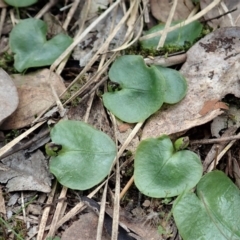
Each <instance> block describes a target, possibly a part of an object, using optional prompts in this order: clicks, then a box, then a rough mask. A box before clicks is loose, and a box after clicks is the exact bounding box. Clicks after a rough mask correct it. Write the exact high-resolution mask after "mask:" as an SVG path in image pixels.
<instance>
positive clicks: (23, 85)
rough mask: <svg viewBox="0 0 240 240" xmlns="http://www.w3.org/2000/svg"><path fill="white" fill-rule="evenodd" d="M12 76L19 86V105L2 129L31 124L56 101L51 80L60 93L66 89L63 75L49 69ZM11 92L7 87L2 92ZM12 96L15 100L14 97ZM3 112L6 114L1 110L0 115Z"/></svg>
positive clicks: (7, 93)
mask: <svg viewBox="0 0 240 240" xmlns="http://www.w3.org/2000/svg"><path fill="white" fill-rule="evenodd" d="M11 77H12V79H13V82H14V83H15V85H16V87H17V91H18V94H19V105H18V108H17V110H16V111H15V112H14V114H13V115H12V116H10V117H8V118H7V119H6V121H4V123H3V124H2V125H1V126H0V129H3V130H7V129H18V128H23V127H26V126H28V125H30V124H31V123H32V121H33V120H35V118H36V116H38V115H39V114H40V113H42V111H44V110H45V109H46V108H47V107H50V106H51V104H52V103H54V102H55V98H54V97H53V93H52V91H51V87H50V81H51V83H52V85H53V87H54V89H55V90H56V93H57V94H58V95H60V94H61V93H62V92H64V91H65V86H64V83H63V81H62V79H61V77H60V76H59V75H57V74H55V73H50V70H49V69H42V70H39V71H36V72H31V73H29V74H26V75H22V74H13V75H12V76H11ZM10 93H11V91H9V92H8V91H7V90H6V89H5V90H3V92H2V94H6V95H8V96H10ZM11 98H12V100H14V97H11ZM6 99H8V98H6ZM0 106H1V104H0ZM4 109H5V108H4ZM1 113H4V114H5V112H4V111H0V115H1Z"/></svg>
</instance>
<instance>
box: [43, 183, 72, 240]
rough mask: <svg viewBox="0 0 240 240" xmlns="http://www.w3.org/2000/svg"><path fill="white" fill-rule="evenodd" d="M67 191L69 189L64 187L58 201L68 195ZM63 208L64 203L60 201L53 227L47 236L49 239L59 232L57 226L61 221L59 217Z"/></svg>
mask: <svg viewBox="0 0 240 240" xmlns="http://www.w3.org/2000/svg"><path fill="white" fill-rule="evenodd" d="M67 190H68V188H67V187H64V186H63V187H62V191H61V193H60V195H59V198H58V199H62V198H65V197H66V194H67ZM63 206H64V201H59V202H58V203H57V207H56V209H55V212H54V216H53V219H52V223H51V227H50V229H49V232H48V235H47V236H48V237H54V235H55V231H56V230H57V229H56V225H57V222H58V220H59V215H60V213H61V210H62V208H63Z"/></svg>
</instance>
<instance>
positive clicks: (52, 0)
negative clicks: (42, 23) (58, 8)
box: [35, 0, 58, 19]
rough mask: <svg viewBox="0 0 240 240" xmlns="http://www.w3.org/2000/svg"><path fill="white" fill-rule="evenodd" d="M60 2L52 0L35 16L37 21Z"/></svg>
mask: <svg viewBox="0 0 240 240" xmlns="http://www.w3.org/2000/svg"><path fill="white" fill-rule="evenodd" d="M57 2H58V0H50V1H49V2H48V3H47V4H46V5H45V6H44V7H43V8H42V9H41V10H40V11H39V12H38V13H37V14H36V16H35V18H36V19H40V18H41V17H42V16H43V15H44V14H45V13H46V12H48V11H49V9H50V8H51V7H53V6H54V5H55V4H56V3H57Z"/></svg>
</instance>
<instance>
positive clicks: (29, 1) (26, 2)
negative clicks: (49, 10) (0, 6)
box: [4, 0, 38, 7]
mask: <svg viewBox="0 0 240 240" xmlns="http://www.w3.org/2000/svg"><path fill="white" fill-rule="evenodd" d="M37 1H38V0H21V1H19V0H4V2H6V3H7V4H8V5H10V6H13V7H27V6H31V5H33V4H34V3H36V2H37Z"/></svg>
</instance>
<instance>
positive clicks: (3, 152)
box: [0, 121, 45, 158]
mask: <svg viewBox="0 0 240 240" xmlns="http://www.w3.org/2000/svg"><path fill="white" fill-rule="evenodd" d="M43 123H45V121H44V122H40V123H38V124H36V125H35V126H33V127H31V128H30V129H28V130H27V131H26V132H24V133H22V134H21V135H19V136H18V137H16V138H15V139H13V140H12V141H11V142H10V143H8V144H6V145H5V146H4V147H2V148H1V149H0V158H1V157H2V155H3V154H5V153H6V152H8V151H9V150H10V149H12V148H13V146H15V145H16V144H17V143H18V142H20V141H21V140H22V139H24V138H25V137H27V136H28V135H29V134H30V133H31V132H33V131H34V130H36V129H37V128H38V127H40V126H41V125H42V124H43Z"/></svg>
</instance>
